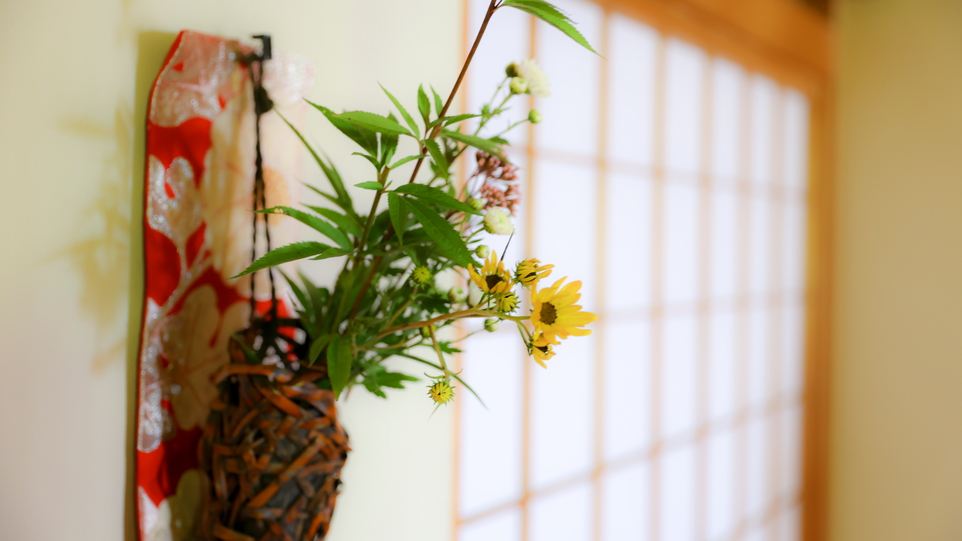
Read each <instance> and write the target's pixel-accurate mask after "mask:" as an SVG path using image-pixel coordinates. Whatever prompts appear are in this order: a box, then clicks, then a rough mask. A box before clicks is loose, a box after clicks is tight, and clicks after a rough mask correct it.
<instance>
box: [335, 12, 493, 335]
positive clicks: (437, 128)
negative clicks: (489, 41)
mask: <svg viewBox="0 0 962 541" xmlns="http://www.w3.org/2000/svg"><path fill="white" fill-rule="evenodd" d="M498 7H499V6H498V0H491V3H490V4H488V11H487V13H485V14H484V21H482V22H481V28H480V29H479V30H478V35H477V37H476V38H474V44H472V45H471V50H470V51H469V52H468V57H467V58H466V59H465V60H464V65H463V66H461V73H459V74H458V79H457V81H455V82H454V88H452V89H451V93H450V94H448V101H447V102H446V103H445V104H444V107H442V108H441V114H439V115H438V118H440V117H443V116H444V115H445V113H447V112H448V109H449V108H450V107H451V104H452V103H453V102H454V96H455V95H457V93H458V88H460V87H461V82H462V81H463V80H464V76H465V74H466V73H467V72H468V67H469V66H470V65H471V60H472V59H473V58H474V53H475V52H476V51H477V50H478V45H479V44H480V43H481V37H482V36H484V31H485V29H487V28H488V21H490V20H491V16H492V15H494V12H495V10H496V9H498ZM440 132H441V123H440V122H439V123H438V124H437V126H435V127H434V129H433V130H432V131H431V134H430V136H429V137H428V138H429V139H434V138H435V137H437V135H438V133H440ZM425 150H426V148H425V147H424V145H421V154H422V157H420V158H418V161H417V162H416V163H415V164H414V171H413V172H412V173H411V179H410V180H408V184H411V183H412V182H414V179H416V178H417V176H418V171H419V170H420V169H421V163H422V162H424V156H423V154H424V152H425ZM375 202H377V200H376V199H375ZM375 212H377V207H372V208H371V213H372V214H373V213H375ZM393 233H394V226H393V224H392V225H389V226H388V228H387V231H385V232H384V238H382V239H381V243H382V244H383V243H384V242H385V241H386V240H387V239H388V238H390V236H391V235H392V234H393ZM383 260H384V258H383V257H382V256H376V257H375V258H374V259H373V260H372V261H371V271H370V272H368V275H367V278H365V279H364V285H362V286H361V290H360V291H359V292H358V296H357V299H356V300H355V301H354V306H353V307H351V313H350V315H349V316H348V319H354V316H356V315H357V311H358V310H359V309H360V307H361V301H362V299H363V298H364V295H365V294H366V293H367V290H368V288H370V287H371V281H372V280H373V279H374V275H375V274H376V273H377V269H378V267H379V266H380V265H381V261H383Z"/></svg>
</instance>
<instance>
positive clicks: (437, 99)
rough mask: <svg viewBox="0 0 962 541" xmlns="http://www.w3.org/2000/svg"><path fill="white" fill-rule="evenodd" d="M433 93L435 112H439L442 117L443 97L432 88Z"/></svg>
mask: <svg viewBox="0 0 962 541" xmlns="http://www.w3.org/2000/svg"><path fill="white" fill-rule="evenodd" d="M431 93H432V94H434V110H435V111H436V112H437V115H438V116H441V112H442V111H444V101H443V100H442V99H441V95H440V94H438V91H437V90H435V89H434V87H433V86H432V87H431Z"/></svg>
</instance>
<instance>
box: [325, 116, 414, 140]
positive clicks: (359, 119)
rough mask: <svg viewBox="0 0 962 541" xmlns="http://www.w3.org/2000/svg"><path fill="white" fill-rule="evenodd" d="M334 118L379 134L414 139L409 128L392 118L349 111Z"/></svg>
mask: <svg viewBox="0 0 962 541" xmlns="http://www.w3.org/2000/svg"><path fill="white" fill-rule="evenodd" d="M334 117H335V118H339V119H341V120H346V121H347V122H350V123H351V124H354V125H355V126H358V127H360V128H364V129H367V130H371V131H376V132H378V133H386V134H388V135H402V134H403V135H411V136H412V137H414V136H413V135H412V134H411V132H409V131H408V130H407V128H405V127H404V126H402V125H400V124H398V123H397V122H395V121H393V120H391V119H390V118H387V117H383V116H381V115H376V114H374V113H368V112H367V111H348V112H346V113H340V114H337V115H334Z"/></svg>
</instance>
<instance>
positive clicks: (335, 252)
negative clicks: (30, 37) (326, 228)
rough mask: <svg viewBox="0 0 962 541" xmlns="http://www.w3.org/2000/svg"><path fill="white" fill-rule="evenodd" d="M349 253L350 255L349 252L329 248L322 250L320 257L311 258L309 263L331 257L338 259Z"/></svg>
mask: <svg viewBox="0 0 962 541" xmlns="http://www.w3.org/2000/svg"><path fill="white" fill-rule="evenodd" d="M349 253H351V250H342V249H340V248H334V247H331V248H329V249H327V250H324V252H323V253H322V254H321V255H318V256H314V257H312V258H311V261H319V260H321V259H330V258H332V257H340V256H342V255H347V254H349Z"/></svg>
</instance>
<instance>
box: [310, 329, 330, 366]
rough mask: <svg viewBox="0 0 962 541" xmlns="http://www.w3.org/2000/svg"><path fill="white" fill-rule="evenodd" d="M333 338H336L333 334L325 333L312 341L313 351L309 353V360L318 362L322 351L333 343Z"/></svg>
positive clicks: (312, 362)
mask: <svg viewBox="0 0 962 541" xmlns="http://www.w3.org/2000/svg"><path fill="white" fill-rule="evenodd" d="M332 338H334V335H333V334H325V335H322V336H319V337H318V338H317V340H314V342H313V343H311V351H310V352H309V353H308V358H307V360H308V362H310V363H311V364H314V363H316V362H317V358H318V357H320V356H321V352H322V351H324V349H325V348H327V346H328V344H330V343H331V339H332Z"/></svg>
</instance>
